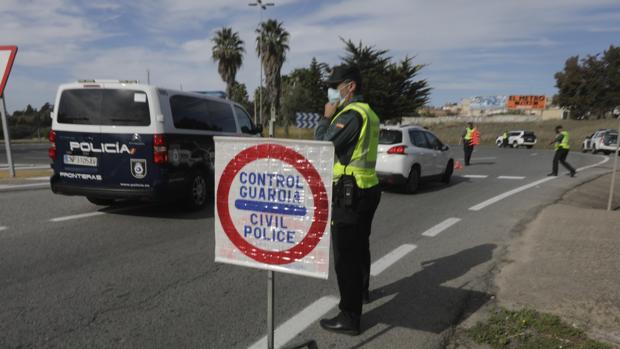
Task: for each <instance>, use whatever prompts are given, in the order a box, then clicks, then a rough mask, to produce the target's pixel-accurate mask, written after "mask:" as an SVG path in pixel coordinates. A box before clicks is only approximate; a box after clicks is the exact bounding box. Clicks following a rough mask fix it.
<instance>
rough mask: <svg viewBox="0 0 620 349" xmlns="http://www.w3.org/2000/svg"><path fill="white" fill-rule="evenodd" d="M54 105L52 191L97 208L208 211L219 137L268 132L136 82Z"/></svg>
mask: <svg viewBox="0 0 620 349" xmlns="http://www.w3.org/2000/svg"><path fill="white" fill-rule="evenodd" d="M54 105H55V106H54V111H53V112H52V130H51V131H50V135H49V140H50V143H51V144H50V149H49V157H50V158H51V160H52V169H53V171H54V172H53V175H52V177H51V178H50V181H51V188H52V191H53V192H54V193H57V194H64V195H81V196H85V197H86V198H87V199H88V200H89V201H90V202H92V203H94V204H97V205H109V204H112V203H114V202H115V200H118V199H137V200H160V199H161V200H163V199H166V200H167V199H182V200H184V201H185V202H187V204H188V206H189V207H190V208H200V207H202V206H203V205H205V204H206V203H207V202H208V197H209V195H211V194H212V193H211V191H212V190H211V188H213V182H214V174H213V170H214V165H213V161H214V147H213V136H217V135H230V136H233V135H236V136H242V135H246V136H254V135H257V134H259V133H260V132H261V130H262V128H261V127H255V126H254V124H253V123H252V120H251V118H250V116H249V114H248V113H247V112H246V111H245V110H244V109H243V107H241V106H240V105H239V104H237V103H234V102H232V101H230V100H227V99H223V98H217V97H210V96H206V95H204V94H199V93H192V92H187V91H177V90H170V89H164V88H159V87H156V86H152V85H143V84H138V83H136V82H131V81H110V80H107V81H100V80H89V81H79V82H77V83H71V84H65V85H61V86H60V87H59V88H58V94H57V96H56V103H55V104H54Z"/></svg>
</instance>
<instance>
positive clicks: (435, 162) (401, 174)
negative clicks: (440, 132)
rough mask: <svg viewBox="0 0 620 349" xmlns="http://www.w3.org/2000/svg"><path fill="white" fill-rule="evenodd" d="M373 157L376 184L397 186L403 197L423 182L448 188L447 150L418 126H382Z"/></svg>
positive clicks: (449, 156) (451, 162) (449, 166)
mask: <svg viewBox="0 0 620 349" xmlns="http://www.w3.org/2000/svg"><path fill="white" fill-rule="evenodd" d="M377 155H378V156H377V165H376V170H377V175H378V176H379V180H380V181H381V182H382V183H386V184H395V185H400V186H402V188H403V189H404V191H405V192H406V193H414V192H415V191H416V190H417V189H418V187H419V185H420V182H421V181H425V180H436V181H442V182H444V183H446V184H448V183H450V179H451V177H452V172H453V171H454V158H453V155H452V151H451V150H450V147H448V146H447V145H445V144H443V142H441V140H439V138H438V137H437V136H435V135H434V134H433V133H432V132H430V131H428V130H426V129H424V128H422V127H419V126H412V125H404V126H382V127H381V130H380V132H379V149H378V154H377Z"/></svg>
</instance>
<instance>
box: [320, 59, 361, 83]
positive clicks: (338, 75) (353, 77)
mask: <svg viewBox="0 0 620 349" xmlns="http://www.w3.org/2000/svg"><path fill="white" fill-rule="evenodd" d="M343 81H355V84H356V85H358V86H361V84H362V75H361V74H360V71H359V69H357V67H355V66H350V65H347V64H341V65H337V66H335V67H334V68H333V69H332V71H331V74H330V75H329V78H328V79H327V80H325V84H327V85H328V86H333V85H338V84H340V83H341V82H343Z"/></svg>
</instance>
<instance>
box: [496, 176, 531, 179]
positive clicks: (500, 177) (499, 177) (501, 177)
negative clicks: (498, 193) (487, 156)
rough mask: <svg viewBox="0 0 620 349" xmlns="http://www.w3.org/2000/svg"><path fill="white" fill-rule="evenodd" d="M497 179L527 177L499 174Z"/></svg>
mask: <svg viewBox="0 0 620 349" xmlns="http://www.w3.org/2000/svg"><path fill="white" fill-rule="evenodd" d="M497 179H525V177H523V176H498V177H497Z"/></svg>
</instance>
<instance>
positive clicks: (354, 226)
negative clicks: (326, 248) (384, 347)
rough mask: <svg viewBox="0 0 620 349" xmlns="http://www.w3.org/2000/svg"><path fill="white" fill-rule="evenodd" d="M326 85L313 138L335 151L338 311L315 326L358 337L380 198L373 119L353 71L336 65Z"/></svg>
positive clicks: (376, 127)
mask: <svg viewBox="0 0 620 349" xmlns="http://www.w3.org/2000/svg"><path fill="white" fill-rule="evenodd" d="M326 83H327V85H328V87H329V89H328V99H329V102H328V103H327V104H326V105H325V113H324V116H325V117H324V118H323V119H322V121H320V122H319V125H318V126H317V128H316V130H315V138H316V139H317V140H325V141H331V142H333V143H334V147H335V150H336V157H335V159H336V163H335V165H334V191H333V197H332V225H331V233H332V246H333V250H334V263H335V267H336V278H337V280H338V289H339V290H340V304H339V308H340V313H339V314H338V315H337V316H336V317H334V318H331V319H323V320H321V322H320V324H321V327H323V328H324V329H326V330H328V331H332V332H336V333H344V334H349V335H358V334H359V333H360V317H361V314H362V303H368V302H370V296H369V290H368V287H369V276H370V248H369V236H370V227H371V225H372V219H373V217H374V214H375V211H376V209H377V206H378V205H379V201H380V200H381V188H380V187H379V179H378V177H377V174H376V172H375V163H376V161H377V147H378V144H379V118H378V117H377V115H376V114H375V112H374V111H373V110H372V109H371V108H370V106H369V105H368V104H367V103H364V102H363V99H362V96H361V92H362V79H361V75H360V72H359V70H358V69H357V68H355V67H351V66H347V65H340V66H336V67H334V69H333V70H332V72H331V75H330V77H329V79H328V80H327V81H326Z"/></svg>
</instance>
